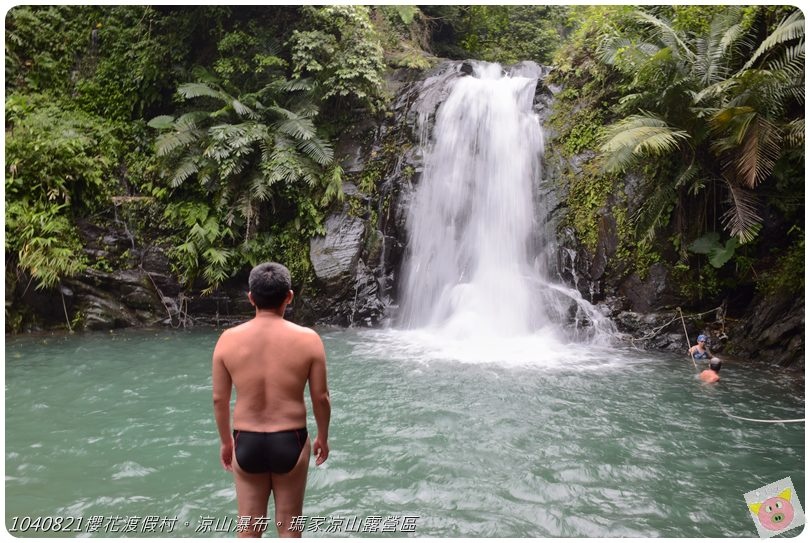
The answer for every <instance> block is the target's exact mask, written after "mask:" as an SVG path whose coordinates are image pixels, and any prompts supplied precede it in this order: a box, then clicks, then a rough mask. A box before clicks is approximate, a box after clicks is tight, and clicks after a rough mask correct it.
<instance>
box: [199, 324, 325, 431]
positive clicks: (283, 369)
mask: <svg viewBox="0 0 810 543" xmlns="http://www.w3.org/2000/svg"><path fill="white" fill-rule="evenodd" d="M322 352H323V345H322V344H321V340H320V338H319V337H318V335H317V334H316V333H315V332H313V331H312V330H310V329H308V328H303V327H301V326H298V325H296V324H293V323H291V322H288V321H286V320H284V319H283V318H280V317H278V316H275V315H270V316H267V315H261V316H257V317H256V318H254V319H253V320H251V321H248V322H246V323H244V324H242V325H240V326H237V327H235V328H231V329H230V330H227V331H226V332H225V333H224V334H222V338H221V339H220V342H219V344H218V345H217V349H216V350H215V351H214V353H215V356H217V355H218V356H220V357H221V359H222V363H223V365H224V366H225V369H226V370H227V371H228V373H229V374H230V376H231V379H232V380H233V385H234V386H235V387H236V390H237V393H238V394H237V397H236V407H235V408H234V412H233V427H234V428H235V429H239V430H251V431H256V432H277V431H280V430H289V429H291V428H302V427H304V426H306V422H307V419H306V413H307V410H306V405H305V404H304V388H305V386H306V384H307V379H308V378H309V371H310V367H311V365H312V362H313V360H315V359H316V358H318V357H319V356H320V355H321V353H322Z"/></svg>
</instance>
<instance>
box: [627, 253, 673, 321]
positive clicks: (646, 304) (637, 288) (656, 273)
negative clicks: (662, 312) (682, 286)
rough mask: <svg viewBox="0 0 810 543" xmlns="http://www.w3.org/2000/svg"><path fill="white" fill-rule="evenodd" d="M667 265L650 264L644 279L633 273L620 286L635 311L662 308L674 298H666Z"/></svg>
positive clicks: (645, 311) (644, 311) (642, 311)
mask: <svg viewBox="0 0 810 543" xmlns="http://www.w3.org/2000/svg"><path fill="white" fill-rule="evenodd" d="M667 281H668V273H667V269H666V267H664V266H663V265H662V264H659V263H656V264H653V265H652V266H650V271H649V272H648V273H647V276H646V277H645V278H644V279H642V278H641V277H639V275H638V274H637V273H633V274H632V275H630V277H628V278H627V279H626V280H625V281H623V282H622V284H621V285H620V287H619V293H620V294H621V295H623V296H624V297H625V298H627V299H628V300H629V301H630V307H631V308H632V309H633V311H638V312H641V313H647V312H651V311H655V310H657V309H660V308H661V307H662V306H664V305H666V304H667V302H671V301H672V300H665V297H666V295H667V292H668V282H667Z"/></svg>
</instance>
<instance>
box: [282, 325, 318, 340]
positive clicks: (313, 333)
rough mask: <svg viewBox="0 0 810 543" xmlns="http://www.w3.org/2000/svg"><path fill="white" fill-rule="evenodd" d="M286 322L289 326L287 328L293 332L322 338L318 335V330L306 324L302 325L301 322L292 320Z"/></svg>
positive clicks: (303, 335) (308, 336)
mask: <svg viewBox="0 0 810 543" xmlns="http://www.w3.org/2000/svg"><path fill="white" fill-rule="evenodd" d="M284 324H285V326H286V327H287V330H288V331H289V332H290V333H292V334H296V335H300V336H302V337H307V338H312V339H314V338H318V339H320V337H321V336H320V335H318V332H316V331H315V330H313V329H312V328H307V327H306V326H301V325H300V324H295V323H294V322H290V321H284Z"/></svg>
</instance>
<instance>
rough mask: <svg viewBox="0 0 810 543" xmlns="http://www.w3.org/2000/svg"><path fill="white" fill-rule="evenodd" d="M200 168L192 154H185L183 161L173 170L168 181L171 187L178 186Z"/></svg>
mask: <svg viewBox="0 0 810 543" xmlns="http://www.w3.org/2000/svg"><path fill="white" fill-rule="evenodd" d="M199 169H200V166H199V163H198V161H197V160H196V159H195V157H194V156H186V157H185V158H184V159H183V162H181V163H180V165H179V166H177V168H175V170H174V175H173V176H172V179H171V181H170V185H171V187H172V188H176V187H179V186H180V185H182V184H183V182H184V181H185V180H186V179H188V178H189V177H191V176H192V175H194V174H195V173H197V172H198V171H199Z"/></svg>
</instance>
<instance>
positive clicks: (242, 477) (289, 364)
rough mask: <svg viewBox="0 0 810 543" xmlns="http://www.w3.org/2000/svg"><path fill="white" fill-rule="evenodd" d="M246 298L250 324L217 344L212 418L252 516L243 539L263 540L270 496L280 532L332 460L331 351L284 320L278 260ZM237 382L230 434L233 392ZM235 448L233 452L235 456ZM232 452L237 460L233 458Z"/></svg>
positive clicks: (258, 275) (286, 279)
mask: <svg viewBox="0 0 810 543" xmlns="http://www.w3.org/2000/svg"><path fill="white" fill-rule="evenodd" d="M249 288H250V292H249V293H248V299H249V300H250V303H251V304H253V306H254V307H255V308H256V316H255V317H254V318H253V319H251V320H250V321H248V322H246V323H244V324H241V325H239V326H236V327H234V328H230V329H228V330H225V332H223V334H222V336H221V337H220V338H219V341H218V342H217V346H216V348H215V349H214V360H213V370H212V377H213V388H214V418H215V419H216V423H217V430H218V431H219V439H220V442H221V447H220V460H221V462H222V466H223V467H224V468H225V469H226V470H228V471H233V474H234V480H235V482H236V501H237V508H238V511H239V516H240V517H246V516H249V517H251V520H250V529H249V530H247V531H241V532H239V533H238V535H239V536H240V537H261V536H262V533H263V532H264V529H265V527H266V524H269V523H264V522H262V521H260V522H258V523H257V522H256V520H257V519H258V518H260V517H264V518H266V517H267V503H268V500H269V498H270V494H271V493H272V494H273V497H274V501H275V509H276V516H275V523H276V528H277V529H278V534H279V536H281V537H301V532H300V531H292V530H290V528H291V526H290V521H291V520H292V519H293V517H296V516H301V513H302V510H303V506H304V490H305V488H306V483H307V469H308V468H309V451H310V449H311V450H312V452H313V454H314V455H315V465H321V464H322V463H323V462H324V461H325V460H326V459H327V458H328V457H329V444H328V436H329V419H330V416H331V404H330V400H329V389H328V387H327V384H326V354H325V352H324V348H323V343H322V342H321V338H320V337H318V334H316V333H315V332H314V331H312V330H310V329H309V328H303V327H301V326H298V325H296V324H293V323H291V322H289V321H286V320H284V317H283V315H284V310H285V309H286V307H287V305H288V304H289V303H290V302H291V301H292V298H293V291H292V290H291V289H290V272H289V271H288V270H287V268H285V267H284V266H282V265H281V264H276V263H264V264H259V265H258V266H256V267H255V268H253V270H252V271H251V272H250V279H249ZM307 382H309V393H310V396H311V398H312V410H313V411H314V413H315V422H316V425H317V427H318V435H317V437H316V438H315V440H314V441H313V442H312V444H310V440H309V438H308V436H307V428H306V425H307V412H306V405H305V404H304V387H305V386H306V384H307ZM233 387H236V406H235V407H234V410H233V434H231V420H230V401H231V389H232V388H233ZM234 451H235V453H236V454H235V455H234ZM234 456H235V457H234Z"/></svg>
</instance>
